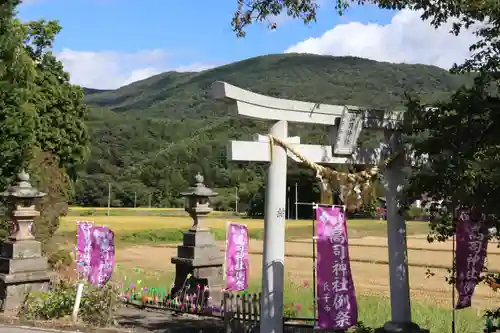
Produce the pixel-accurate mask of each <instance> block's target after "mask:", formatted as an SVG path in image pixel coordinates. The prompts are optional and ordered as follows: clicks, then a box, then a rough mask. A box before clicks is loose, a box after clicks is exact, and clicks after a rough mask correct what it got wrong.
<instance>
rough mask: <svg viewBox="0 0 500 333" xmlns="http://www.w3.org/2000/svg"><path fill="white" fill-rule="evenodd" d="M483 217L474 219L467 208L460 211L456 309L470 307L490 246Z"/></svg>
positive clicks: (457, 240)
mask: <svg viewBox="0 0 500 333" xmlns="http://www.w3.org/2000/svg"><path fill="white" fill-rule="evenodd" d="M482 220H483V219H482V218H479V219H478V220H476V219H472V218H471V214H470V212H469V211H467V210H460V211H458V222H457V229H456V259H455V260H456V274H457V275H456V277H457V278H456V284H455V287H456V288H457V292H458V302H457V305H456V307H455V308H456V309H464V308H468V307H470V306H471V304H472V295H473V294H474V289H475V288H476V285H477V283H478V280H479V274H480V273H481V271H482V270H483V266H484V260H485V258H486V251H487V248H488V228H487V226H486V225H485V224H484V223H482V222H483V221H482Z"/></svg>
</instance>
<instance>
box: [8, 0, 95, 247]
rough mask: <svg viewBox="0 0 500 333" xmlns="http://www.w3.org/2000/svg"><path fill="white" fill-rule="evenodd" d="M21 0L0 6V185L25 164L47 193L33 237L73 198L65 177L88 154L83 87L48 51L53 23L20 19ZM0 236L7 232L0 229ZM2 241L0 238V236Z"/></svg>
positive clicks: (46, 234) (45, 232)
mask: <svg viewBox="0 0 500 333" xmlns="http://www.w3.org/2000/svg"><path fill="white" fill-rule="evenodd" d="M19 4H20V1H13V0H8V1H4V2H2V4H1V5H0V54H1V59H0V63H1V64H2V65H1V66H0V150H1V151H2V156H1V157H0V186H1V188H4V187H5V186H6V185H7V184H8V183H9V182H10V181H11V180H12V179H13V176H14V175H15V174H16V173H17V172H18V171H19V170H20V169H21V168H27V169H28V170H29V171H30V173H31V176H32V178H33V182H34V184H35V185H37V186H38V187H39V189H40V190H42V191H43V192H46V193H48V195H47V196H46V197H45V198H44V199H43V200H42V201H41V203H40V205H39V209H40V210H41V211H42V212H41V216H40V217H39V218H37V220H36V230H35V233H36V237H37V239H40V240H42V241H43V242H45V241H47V240H48V239H50V237H51V236H52V235H53V234H54V232H55V231H56V229H57V227H58V225H59V216H61V215H63V214H65V213H66V211H67V202H68V200H69V198H70V197H71V196H72V191H73V188H72V183H71V180H70V178H69V177H68V175H69V176H72V177H74V176H76V170H77V167H78V166H79V165H81V164H82V163H83V162H84V161H85V159H86V158H87V156H88V144H89V141H88V134H87V130H86V126H85V124H84V117H85V115H86V106H85V104H84V102H83V91H82V89H81V88H80V87H78V86H74V85H72V84H70V83H69V75H68V74H67V73H66V72H65V71H64V69H63V65H62V63H61V62H60V61H58V60H57V59H56V58H55V56H54V54H53V53H52V51H51V48H52V44H53V42H54V39H55V37H56V35H57V34H58V33H59V31H60V30H61V27H60V26H59V24H58V23H57V22H56V21H45V20H40V21H31V22H28V23H26V24H23V23H21V22H20V21H19V20H18V19H17V17H16V12H15V9H16V7H17V5H19ZM0 229H1V230H2V231H1V232H0V237H2V236H3V235H2V234H6V230H4V228H3V227H0ZM2 239H3V238H2Z"/></svg>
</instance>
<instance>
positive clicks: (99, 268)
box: [89, 226, 115, 287]
mask: <svg viewBox="0 0 500 333" xmlns="http://www.w3.org/2000/svg"><path fill="white" fill-rule="evenodd" d="M91 242H92V254H91V260H90V275H89V283H91V284H93V285H95V286H99V287H101V286H103V285H104V284H106V282H108V281H109V280H110V279H111V276H112V275H113V268H114V266H115V235H114V233H113V231H111V230H110V229H109V228H108V227H103V226H94V227H92V230H91Z"/></svg>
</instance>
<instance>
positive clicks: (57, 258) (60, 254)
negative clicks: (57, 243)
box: [47, 249, 73, 269]
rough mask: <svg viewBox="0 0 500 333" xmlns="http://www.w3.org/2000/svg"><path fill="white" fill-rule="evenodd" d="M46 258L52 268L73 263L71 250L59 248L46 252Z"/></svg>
mask: <svg viewBox="0 0 500 333" xmlns="http://www.w3.org/2000/svg"><path fill="white" fill-rule="evenodd" d="M47 260H48V262H49V265H50V267H52V268H53V269H58V268H60V267H67V266H71V264H72V263H73V258H72V257H71V252H70V251H68V250H61V249H59V250H56V251H54V252H49V253H47Z"/></svg>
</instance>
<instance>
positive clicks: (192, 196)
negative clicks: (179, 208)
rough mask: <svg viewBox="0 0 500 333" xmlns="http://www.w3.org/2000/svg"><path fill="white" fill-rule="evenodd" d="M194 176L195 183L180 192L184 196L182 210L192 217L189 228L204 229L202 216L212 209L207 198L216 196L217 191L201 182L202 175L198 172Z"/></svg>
mask: <svg viewBox="0 0 500 333" xmlns="http://www.w3.org/2000/svg"><path fill="white" fill-rule="evenodd" d="M194 178H195V180H196V185H195V186H194V187H191V188H189V190H188V191H187V192H183V193H181V195H182V196H183V197H184V198H185V205H184V210H185V211H186V212H188V214H189V216H191V218H192V219H193V225H192V227H191V229H190V230H201V229H204V228H203V224H202V218H203V217H204V216H206V215H208V214H210V213H211V212H212V211H213V209H212V208H210V206H209V203H210V200H209V199H210V198H212V197H215V196H217V194H218V193H216V192H214V191H213V190H212V189H210V188H208V187H206V186H205V184H203V176H202V175H201V174H200V173H198V174H197V175H196V176H195V177H194Z"/></svg>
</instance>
